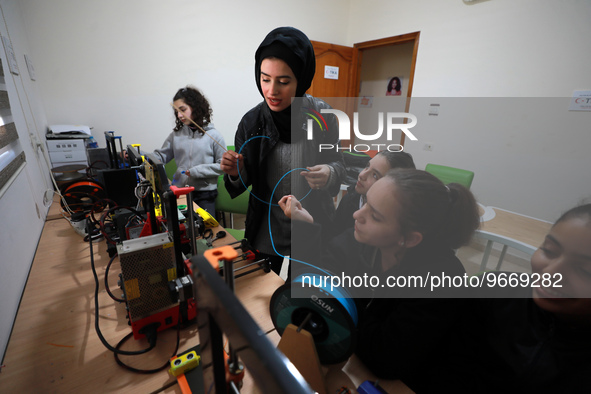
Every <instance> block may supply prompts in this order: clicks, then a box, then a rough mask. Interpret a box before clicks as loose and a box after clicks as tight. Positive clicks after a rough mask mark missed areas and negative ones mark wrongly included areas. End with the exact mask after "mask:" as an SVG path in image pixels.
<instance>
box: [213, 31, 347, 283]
mask: <svg viewBox="0 0 591 394" xmlns="http://www.w3.org/2000/svg"><path fill="white" fill-rule="evenodd" d="M315 70H316V59H315V57H314V48H313V47H312V44H311V43H310V40H309V39H308V37H307V36H306V35H305V34H304V33H303V32H301V31H300V30H297V29H295V28H293V27H280V28H277V29H275V30H273V31H271V32H270V33H269V34H268V35H267V36H266V37H265V39H264V40H263V42H262V43H261V45H260V46H259V48H258V49H257V51H256V53H255V81H256V84H257V87H258V89H259V92H260V93H261V95H262V96H263V98H264V100H263V102H261V103H259V104H258V105H257V106H256V107H254V108H253V109H251V110H250V111H249V112H248V113H246V115H244V117H243V118H242V120H241V121H240V124H239V125H238V130H237V131H236V135H235V141H234V145H235V148H236V152H232V151H228V152H226V153H225V154H224V156H223V158H222V163H221V168H222V170H223V171H224V172H225V173H226V175H225V177H224V179H225V184H226V188H227V189H228V192H229V193H230V195H231V196H232V197H236V196H238V195H240V194H241V193H243V192H244V191H245V189H246V188H247V187H248V186H250V185H252V191H251V195H250V198H249V205H248V212H247V214H246V232H245V236H246V238H247V239H248V240H249V242H250V243H251V245H252V246H253V247H254V248H255V249H257V250H258V251H260V252H261V253H262V254H265V255H268V257H269V258H270V259H271V266H272V269H273V270H274V271H275V272H277V273H279V270H280V269H281V263H282V261H283V258H282V257H281V256H283V255H289V254H290V248H291V239H290V235H291V232H290V220H289V219H288V218H286V217H285V215H284V214H283V211H282V210H281V208H279V206H278V205H277V203H278V201H279V200H280V199H281V197H283V196H284V195H295V196H296V197H298V199H302V204H303V205H304V207H306V209H307V210H308V211H309V212H310V213H312V214H313V215H314V218H315V219H316V220H317V221H319V222H323V221H327V220H329V219H330V218H331V217H332V215H333V214H334V204H333V200H332V196H335V195H336V194H337V193H338V191H339V189H340V184H341V179H343V177H344V173H345V167H344V163H343V160H342V156H341V154H340V153H339V152H338V151H337V149H336V147H337V146H338V126H337V123H336V119H335V118H334V115H330V114H324V115H322V116H323V117H324V119H325V121H326V123H325V124H324V127H323V129H322V130H321V129H320V128H319V126H318V124H316V123H315V124H314V130H313V132H312V133H311V134H312V135H309V133H308V131H307V124H308V123H307V119H306V113H313V112H314V111H316V112H317V113H320V111H321V109H323V108H330V106H329V105H328V104H326V103H325V102H324V101H322V100H320V99H316V98H314V97H312V96H310V95H307V94H305V92H306V90H308V88H309V87H310V85H311V84H312V80H313V78H314V73H315ZM292 99H294V100H293V104H292ZM320 144H324V145H322V146H323V148H322V150H321V149H320ZM329 145H330V146H332V147H334V148H333V149H327V148H325V147H326V146H329ZM304 168H305V169H306V170H301V169H304ZM296 169H299V170H296ZM292 170H294V171H292ZM290 171H291V172H290ZM287 174H289V176H287ZM308 193H309V194H308Z"/></svg>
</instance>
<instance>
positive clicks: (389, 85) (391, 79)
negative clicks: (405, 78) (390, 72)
mask: <svg viewBox="0 0 591 394" xmlns="http://www.w3.org/2000/svg"><path fill="white" fill-rule="evenodd" d="M393 81H396V87H395V88H394V90H396V91H397V92H400V88H401V85H402V83H401V82H400V78H398V77H392V78H390V82H388V93H391V92H392V82H393Z"/></svg>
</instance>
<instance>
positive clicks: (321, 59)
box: [308, 41, 359, 146]
mask: <svg viewBox="0 0 591 394" xmlns="http://www.w3.org/2000/svg"><path fill="white" fill-rule="evenodd" d="M312 45H313V46H314V53H315V55H316V75H315V77H314V81H313V82H312V86H310V89H308V93H309V94H311V95H312V96H314V97H319V98H322V99H324V100H325V101H326V102H327V103H328V104H330V105H331V106H332V107H333V108H338V109H341V110H344V112H346V113H347V114H348V115H350V119H353V116H352V114H353V111H354V108H352V105H351V103H350V101H351V100H346V99H345V98H346V97H356V96H357V93H358V92H359V86H358V84H359V78H358V70H359V67H358V62H359V57H358V53H359V51H358V49H357V48H354V47H348V46H343V45H336V44H329V43H326V42H319V41H312ZM327 66H328V67H337V68H338V79H331V78H325V68H326V67H327ZM339 98H343V100H339ZM349 133H351V131H350V132H349ZM349 136H351V134H349ZM350 143H351V138H349V140H343V141H341V145H342V146H346V145H349V144H350Z"/></svg>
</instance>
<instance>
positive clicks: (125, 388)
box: [0, 202, 411, 393]
mask: <svg viewBox="0 0 591 394" xmlns="http://www.w3.org/2000/svg"><path fill="white" fill-rule="evenodd" d="M58 212H59V202H58V203H56V204H54V206H52V207H51V209H50V213H52V215H53V216H52V218H53V219H52V220H48V221H47V222H46V223H45V227H44V229H43V233H42V236H41V239H40V242H39V245H38V248H37V253H36V255H35V259H34V261H33V265H32V268H31V273H30V275H29V279H28V282H27V286H26V289H25V291H24V293H23V298H22V302H21V305H20V308H19V312H18V315H17V318H16V321H15V324H14V329H13V332H12V335H11V338H10V341H9V344H8V347H7V351H6V356H5V358H4V364H5V367H4V368H3V369H2V372H1V373H0V392H2V393H4V392H7V393H23V392H39V393H41V392H59V393H62V392H85V393H106V392H134V393H136V392H137V393H150V392H164V393H180V388H179V386H178V385H177V384H176V380H175V379H174V378H172V377H171V376H170V375H169V374H168V372H167V371H166V370H164V371H161V372H158V373H156V374H151V375H140V374H137V373H133V372H129V371H127V370H125V369H123V368H121V367H120V366H118V365H117V364H116V362H115V360H114V357H113V353H112V352H111V351H109V350H107V349H106V348H105V346H104V345H103V344H102V343H101V341H100V339H99V338H98V336H97V333H96V332H95V328H94V324H95V318H94V313H95V306H94V298H95V297H94V289H95V282H94V277H93V274H92V270H91V265H90V245H89V244H88V243H85V242H83V240H82V237H81V236H80V235H78V234H76V232H75V231H74V230H73V229H72V227H71V226H70V224H69V222H67V221H66V220H65V219H63V218H61V216H60V215H59V213H58ZM59 218H61V219H59ZM233 240H234V239H233V238H232V237H231V236H227V237H226V238H223V239H220V240H217V241H215V243H214V246H221V245H224V244H227V243H230V242H232V241H233ZM93 249H94V258H95V266H96V271H97V275H98V277H99V284H100V285H99V296H98V299H99V308H100V312H99V314H100V320H99V325H100V330H101V332H102V333H103V335H104V337H105V339H106V340H107V342H108V343H109V344H111V346H115V345H116V344H117V343H118V342H119V341H120V340H121V339H122V338H123V337H125V336H126V335H127V334H128V333H129V332H131V328H130V327H129V326H128V324H127V319H126V311H125V306H124V304H120V303H117V302H115V301H113V300H112V299H111V298H110V297H109V295H108V294H107V293H106V291H105V289H104V273H105V269H106V266H107V264H108V262H109V257H108V254H107V252H106V243H105V242H104V241H101V242H95V243H94V244H93ZM119 272H120V268H119V264H118V260H116V261H115V262H114V263H113V266H112V268H111V270H110V272H109V288H110V289H111V291H112V292H113V293H114V294H115V295H116V296H120V294H121V291H120V290H119V288H118V286H117V280H118V277H117V275H118V273H119ZM281 284H283V280H282V279H281V278H279V277H278V276H277V275H275V274H274V273H273V272H271V273H269V274H265V273H264V272H263V271H262V270H261V271H258V272H255V273H252V274H249V275H247V276H244V277H241V278H238V279H236V282H235V286H236V288H235V290H236V294H237V296H238V298H239V299H240V300H241V301H242V303H243V304H244V306H245V308H246V309H247V311H248V312H249V313H250V315H251V316H252V317H253V319H254V320H255V321H256V322H257V323H258V324H259V326H260V327H261V329H262V330H263V331H264V332H266V333H268V335H269V339H270V340H271V341H272V343H275V344H277V343H278V342H279V339H280V338H279V335H278V334H277V332H276V331H275V329H274V327H273V323H272V321H271V319H270V315H269V302H270V297H271V295H272V294H273V292H274V291H275V289H276V288H277V287H279V286H280V285H281ZM198 343H199V336H198V333H197V328H196V326H195V325H193V326H191V327H187V328H184V329H182V330H181V332H180V345H179V352H183V351H186V350H188V349H190V348H192V347H194V346H195V345H197V344H198ZM175 345H176V330H174V329H170V330H167V331H163V332H160V333H159V334H158V344H157V346H156V348H155V349H154V350H152V351H150V352H148V353H146V354H145V355H141V356H134V357H131V356H120V358H121V360H122V361H123V362H125V363H126V364H129V365H130V366H132V367H135V368H138V369H153V368H158V367H160V366H161V365H163V364H164V363H165V362H167V361H168V359H169V358H170V357H171V356H172V355H173V352H174V349H175ZM147 347H148V344H147V342H146V341H145V340H140V341H136V340H134V339H130V340H129V341H127V342H126V343H125V344H124V345H123V346H122V348H123V349H125V350H141V349H145V348H147ZM325 372H326V378H327V383H328V385H329V388H330V390H329V392H334V390H336V389H337V388H339V387H341V386H342V385H347V386H348V387H350V388H356V387H357V386H358V385H359V384H360V383H361V382H363V381H365V380H368V379H370V380H376V379H375V377H374V376H373V375H372V374H371V373H370V372H369V371H367V369H366V368H365V367H364V366H363V365H362V364H361V363H360V362H359V361H358V360H357V359H356V358H355V357H352V358H351V359H350V360H349V361H348V362H347V363H346V364H344V365H336V366H331V367H329V368H326V371H325ZM380 385H381V386H382V387H384V388H385V389H386V390H388V392H389V393H409V392H411V391H410V390H409V389H408V388H407V387H406V386H405V385H404V384H403V383H402V382H399V381H390V382H388V381H380ZM333 388H334V390H333ZM257 391H258V390H257V389H256V387H254V383H253V382H252V379H251V378H250V377H249V375H248V372H247V375H246V377H245V380H244V389H243V391H242V392H244V393H252V392H257Z"/></svg>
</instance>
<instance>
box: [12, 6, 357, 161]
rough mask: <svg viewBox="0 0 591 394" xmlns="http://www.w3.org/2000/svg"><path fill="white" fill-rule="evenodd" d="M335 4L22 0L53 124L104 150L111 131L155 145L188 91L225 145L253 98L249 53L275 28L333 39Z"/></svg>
mask: <svg viewBox="0 0 591 394" xmlns="http://www.w3.org/2000/svg"><path fill="white" fill-rule="evenodd" d="M342 4H343V2H342V1H340V0H328V1H326V0H325V1H322V2H317V1H313V0H305V1H294V0H292V1H288V2H281V3H278V2H275V1H267V0H264V1H257V2H245V1H236V0H235V1H228V0H222V1H216V2H213V1H194V0H172V1H160V0H131V1H125V2H122V1H116V0H106V1H99V2H90V1H86V2H81V1H78V0H52V1H47V0H24V1H22V2H21V7H22V9H23V13H24V14H25V15H26V26H27V31H28V34H29V38H30V42H31V43H32V47H33V50H34V52H35V54H36V57H37V58H38V61H37V63H38V65H37V73H38V75H39V81H40V84H41V85H42V94H43V97H44V99H45V103H46V110H47V118H48V122H49V123H50V124H53V123H82V124H88V125H90V126H92V127H94V129H93V131H92V133H93V135H94V136H95V138H96V139H97V141H98V142H99V145H100V146H103V147H104V146H105V142H104V131H107V130H113V131H115V132H116V134H117V135H121V136H122V137H123V142H124V144H130V143H141V144H142V148H143V149H146V150H152V149H154V148H158V147H160V145H161V144H162V142H163V141H164V139H165V138H166V136H167V135H168V133H170V132H171V131H172V127H173V124H174V123H173V122H174V117H173V114H172V109H171V107H170V102H171V101H172V97H173V95H174V93H175V92H176V91H177V89H178V88H181V87H183V86H185V85H186V84H193V85H195V86H197V87H199V88H200V89H202V91H203V92H204V94H205V95H206V96H207V97H208V99H209V101H210V103H211V105H212V108H213V122H214V124H215V125H216V127H217V128H218V130H219V131H220V132H221V133H222V134H223V136H224V138H225V139H226V143H227V144H228V145H231V144H233V142H234V133H235V131H236V127H237V125H238V123H239V121H240V119H241V117H242V116H243V115H244V114H245V113H246V112H247V111H248V110H249V109H250V108H252V107H253V106H254V105H256V104H257V103H258V102H259V101H261V99H262V98H261V96H260V95H259V93H258V90H257V89H256V85H255V81H254V52H255V50H256V48H257V47H258V45H259V44H260V42H261V41H262V39H263V38H264V37H265V35H266V34H267V33H268V32H269V31H270V30H272V29H273V28H275V27H278V26H286V25H287V26H294V27H298V28H301V29H302V30H304V31H305V32H306V34H308V35H309V37H311V38H313V39H317V40H321V41H329V42H337V43H338V42H340V41H342V40H343V39H344V37H345V34H346V24H342V23H340V21H342V20H346V17H347V16H348V7H342V6H341V5H342Z"/></svg>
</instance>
